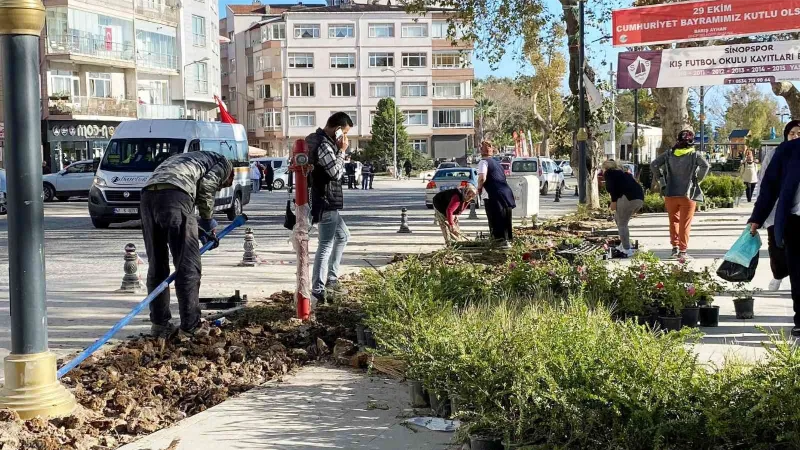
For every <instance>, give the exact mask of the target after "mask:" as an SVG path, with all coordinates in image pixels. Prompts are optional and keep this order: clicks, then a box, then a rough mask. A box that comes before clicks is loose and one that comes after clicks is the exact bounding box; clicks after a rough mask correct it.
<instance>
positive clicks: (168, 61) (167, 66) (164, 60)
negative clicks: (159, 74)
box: [136, 53, 178, 70]
mask: <svg viewBox="0 0 800 450" xmlns="http://www.w3.org/2000/svg"><path fill="white" fill-rule="evenodd" d="M136 65H137V66H138V67H146V68H149V69H160V70H178V57H177V56H175V55H160V54H153V53H150V54H142V53H138V54H137V55H136Z"/></svg>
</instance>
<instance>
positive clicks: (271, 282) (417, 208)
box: [0, 179, 576, 378]
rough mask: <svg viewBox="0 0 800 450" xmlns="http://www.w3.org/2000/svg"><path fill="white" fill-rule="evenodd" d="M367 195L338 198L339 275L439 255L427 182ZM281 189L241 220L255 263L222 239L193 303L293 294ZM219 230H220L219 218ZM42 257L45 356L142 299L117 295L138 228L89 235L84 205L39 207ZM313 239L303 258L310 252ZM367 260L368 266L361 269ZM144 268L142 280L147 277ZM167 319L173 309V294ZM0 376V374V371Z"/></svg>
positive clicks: (93, 333) (2, 266) (0, 342)
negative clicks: (342, 226) (237, 294)
mask: <svg viewBox="0 0 800 450" xmlns="http://www.w3.org/2000/svg"><path fill="white" fill-rule="evenodd" d="M375 187H376V189H375V190H370V191H361V190H353V191H350V190H345V211H344V213H343V214H344V215H345V220H346V222H347V224H348V226H349V228H350V231H351V234H352V237H351V241H350V243H349V245H348V247H347V250H346V252H345V256H344V259H343V270H344V271H346V272H349V271H354V270H358V269H359V268H361V267H365V266H367V265H368V264H369V263H371V264H375V265H376V266H379V265H382V264H385V263H387V262H388V261H389V260H391V258H392V257H393V256H394V255H395V254H397V253H420V252H426V251H431V250H435V249H436V248H439V247H440V246H441V245H442V243H443V241H442V237H441V233H440V231H439V228H438V226H436V225H434V223H433V214H432V212H431V211H429V210H428V209H426V208H425V205H424V193H425V191H424V187H425V183H423V182H422V181H421V180H412V181H392V180H389V179H385V180H381V179H378V180H376V181H375ZM288 199H289V196H288V193H287V192H286V191H278V192H273V193H267V192H265V191H262V192H261V193H259V194H255V195H254V196H253V198H252V201H251V203H250V204H249V205H247V206H246V207H245V212H246V213H247V214H248V216H249V217H250V221H249V223H248V226H249V227H252V228H253V230H254V233H255V236H256V242H257V244H258V247H257V252H258V254H259V259H260V261H261V264H260V265H259V266H257V267H252V268H245V267H238V266H237V265H238V263H239V262H240V261H241V258H242V253H243V236H244V230H243V229H239V230H237V231H236V232H234V233H232V234H231V235H229V237H228V238H226V239H224V240H223V241H222V242H221V244H220V247H219V248H218V249H216V250H214V251H212V252H210V253H209V254H207V255H206V256H204V257H203V283H202V287H201V296H213V297H216V296H223V295H224V296H229V295H233V293H234V290H236V289H238V290H241V293H242V294H247V295H248V296H249V298H250V299H251V300H258V299H259V298H264V297H267V296H269V295H270V294H271V293H273V292H276V291H279V290H282V289H288V290H293V287H294V286H295V261H296V259H295V254H294V250H293V249H292V247H291V245H290V244H289V241H288V239H289V234H290V233H289V231H288V230H286V229H284V228H283V215H284V210H285V207H286V201H287V200H288ZM575 203H576V202H575V198H574V197H572V196H571V195H570V196H567V197H564V199H563V201H562V202H561V203H554V202H553V194H549V195H547V196H545V197H542V198H541V202H540V204H541V212H540V217H547V216H552V215H560V214H564V213H566V212H568V211H572V210H574V208H575ZM403 207H405V208H407V209H408V214H409V226H410V228H411V230H412V232H413V233H412V234H410V235H408V234H397V230H398V228H399V225H400V210H401V208H403ZM479 214H480V218H479V219H478V220H467V219H466V218H465V219H463V220H462V226H463V228H464V229H465V231H467V232H469V233H477V232H478V231H487V230H488V226H487V224H486V220H485V217H484V216H483V214H482V212H481V213H479ZM217 220H218V221H219V222H220V226H225V225H226V224H227V223H228V222H227V220H225V216H224V215H219V216H218V217H217ZM45 227H46V231H45V257H46V277H47V294H48V333H49V343H50V348H51V349H53V350H55V351H56V352H57V353H58V354H66V353H70V352H73V351H76V350H80V349H82V348H85V347H86V346H88V345H89V344H91V343H92V342H94V340H95V339H96V338H97V337H99V336H101V335H102V334H103V333H104V332H105V331H106V330H108V329H109V328H110V327H111V326H112V325H113V324H114V323H115V322H116V321H117V320H118V319H119V318H121V317H122V316H124V315H125V314H126V313H127V312H128V311H130V309H131V308H133V307H134V306H135V305H136V304H137V303H138V302H139V301H140V300H141V299H142V298H144V297H145V295H146V292H142V293H139V294H121V293H117V292H115V291H116V290H117V289H119V288H120V284H121V281H122V276H123V274H124V272H123V263H124V261H123V256H124V250H123V249H124V247H125V245H126V244H127V243H133V244H134V245H136V247H137V251H138V253H139V254H140V256H142V258H143V259H144V260H146V255H145V252H144V243H143V241H142V235H141V230H140V228H139V224H138V223H137V222H129V223H126V224H122V225H112V227H111V228H110V229H106V230H97V229H94V228H93V227H92V225H91V222H90V219H89V214H88V210H87V206H86V200H78V199H75V200H73V201H70V202H53V203H47V204H46V205H45ZM315 237H316V234H315V233H312V238H311V242H310V251H311V252H312V257H313V252H314V251H315V249H316V239H315ZM7 240H8V235H7V223H6V217H5V216H0V274H2V276H0V357H4V356H5V355H6V354H7V353H8V349H9V348H10V328H9V326H10V315H9V303H8V275H7V274H8V247H7ZM367 261H369V263H368V262H367ZM146 272H147V266H146V263H144V264H142V265H140V276H141V278H142V280H143V281H144V279H145V278H146ZM172 301H173V315H174V319H177V305H175V298H174V296H173V300H172ZM148 329H149V324H148V322H147V316H146V314H142V315H141V316H140V317H137V318H136V319H135V320H134V321H133V322H132V323H131V324H130V325H129V326H128V327H126V328H125V329H123V330H122V331H121V332H120V333H119V334H118V335H117V337H118V338H119V337H125V336H130V335H134V334H137V333H141V332H146V331H147V330H148ZM0 378H2V368H0Z"/></svg>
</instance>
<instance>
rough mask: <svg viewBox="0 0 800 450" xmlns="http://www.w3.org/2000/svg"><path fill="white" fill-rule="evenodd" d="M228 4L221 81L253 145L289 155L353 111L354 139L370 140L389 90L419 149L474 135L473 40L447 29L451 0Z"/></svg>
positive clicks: (453, 151) (464, 141) (448, 147)
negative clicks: (421, 8)
mask: <svg viewBox="0 0 800 450" xmlns="http://www.w3.org/2000/svg"><path fill="white" fill-rule="evenodd" d="M383 1H385V0H383ZM226 12H227V17H226V19H223V20H222V21H221V24H220V31H221V32H223V33H224V35H225V36H227V37H228V38H229V39H230V40H231V43H230V44H228V45H227V46H223V50H222V64H221V65H222V67H223V79H222V91H223V94H225V95H226V99H227V101H228V102H229V109H230V111H231V113H232V114H234V115H235V116H236V117H237V120H239V121H240V122H242V123H246V126H247V129H248V132H249V136H250V145H253V146H259V147H261V148H262V149H265V150H267V151H268V153H269V154H271V155H276V156H277V155H288V153H289V151H290V149H291V146H292V143H293V142H294V140H295V139H298V138H302V137H305V136H306V135H307V134H309V133H311V132H313V131H314V130H316V128H317V127H319V126H323V125H324V123H325V121H326V120H327V118H328V117H329V116H330V115H331V114H333V113H334V112H337V111H345V112H347V113H348V114H349V115H350V116H351V117H352V118H353V121H354V122H355V127H354V128H353V130H352V131H351V132H350V141H351V148H353V149H356V150H357V149H360V148H364V147H365V145H366V143H367V142H368V141H369V139H370V133H371V125H372V117H373V115H374V113H375V110H376V108H377V104H378V101H379V100H380V99H382V98H387V97H392V98H395V100H396V103H397V108H398V112H397V113H398V114H401V115H403V117H405V124H406V130H407V132H408V135H409V138H410V140H411V142H412V145H413V147H414V148H415V149H416V150H418V151H420V152H423V153H426V154H428V155H430V156H431V157H434V158H452V157H460V156H464V155H465V153H467V152H468V149H469V148H470V147H471V146H472V145H473V144H472V136H473V134H474V129H473V107H474V100H473V99H472V79H473V78H474V71H473V69H472V67H471V51H472V47H471V45H468V44H463V43H459V45H456V46H454V45H453V43H452V42H451V41H449V40H447V39H446V36H447V28H448V25H447V21H446V19H447V16H446V15H445V14H446V12H445V11H444V10H431V11H429V12H428V14H427V15H426V16H412V15H409V14H408V13H406V12H405V11H404V9H403V8H402V7H401V6H393V5H391V4H376V3H369V4H364V3H353V2H348V3H340V2H339V1H338V0H337V1H334V0H331V1H329V4H328V5H326V6H314V5H302V4H297V5H259V4H254V5H230V6H228V8H227V11H226ZM226 68H227V71H226Z"/></svg>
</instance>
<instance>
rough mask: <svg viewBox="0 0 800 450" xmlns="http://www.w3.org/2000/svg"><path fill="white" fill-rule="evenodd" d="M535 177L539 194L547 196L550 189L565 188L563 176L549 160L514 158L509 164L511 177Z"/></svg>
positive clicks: (554, 163)
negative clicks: (537, 181) (537, 179)
mask: <svg viewBox="0 0 800 450" xmlns="http://www.w3.org/2000/svg"><path fill="white" fill-rule="evenodd" d="M527 175H535V176H537V177H538V178H539V193H540V194H541V195H547V193H548V192H549V191H550V189H551V188H556V187H558V186H561V189H564V188H566V183H565V182H564V174H563V173H562V170H561V168H560V167H558V166H557V165H556V162H555V161H553V160H552V159H550V158H539V157H536V158H514V161H512V162H511V177H515V176H527Z"/></svg>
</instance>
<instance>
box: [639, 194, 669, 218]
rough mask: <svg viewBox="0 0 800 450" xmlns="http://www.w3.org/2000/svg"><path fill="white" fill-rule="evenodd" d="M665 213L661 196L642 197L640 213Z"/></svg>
mask: <svg viewBox="0 0 800 450" xmlns="http://www.w3.org/2000/svg"><path fill="white" fill-rule="evenodd" d="M666 211H667V208H666V207H665V206H664V197H662V196H661V194H656V193H648V194H646V195H645V196H644V204H643V205H642V209H641V212H643V213H659V212H666Z"/></svg>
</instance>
